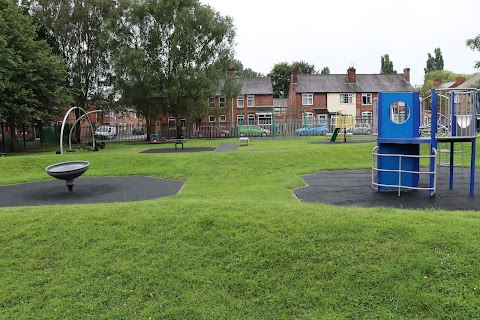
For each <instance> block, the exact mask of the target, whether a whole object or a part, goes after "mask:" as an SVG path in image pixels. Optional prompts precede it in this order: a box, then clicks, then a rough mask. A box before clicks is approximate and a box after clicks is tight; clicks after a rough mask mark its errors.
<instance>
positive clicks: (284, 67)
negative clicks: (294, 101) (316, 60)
mask: <svg viewBox="0 0 480 320" xmlns="http://www.w3.org/2000/svg"><path fill="white" fill-rule="evenodd" d="M294 68H295V69H296V70H297V73H303V74H315V73H317V71H316V70H315V66H314V65H313V64H308V63H307V62H305V61H296V62H293V63H292V64H289V63H287V62H280V63H277V64H275V65H274V66H273V68H272V70H271V71H270V73H269V74H268V76H269V77H270V78H271V79H272V86H273V96H274V98H280V97H287V96H288V90H289V87H290V77H291V76H292V72H293V69H294ZM282 92H283V94H282Z"/></svg>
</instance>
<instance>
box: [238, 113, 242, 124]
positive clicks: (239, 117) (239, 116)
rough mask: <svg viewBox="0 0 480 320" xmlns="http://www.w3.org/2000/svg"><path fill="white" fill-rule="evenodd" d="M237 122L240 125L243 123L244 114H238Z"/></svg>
mask: <svg viewBox="0 0 480 320" xmlns="http://www.w3.org/2000/svg"><path fill="white" fill-rule="evenodd" d="M237 124H239V125H242V124H243V114H239V115H237Z"/></svg>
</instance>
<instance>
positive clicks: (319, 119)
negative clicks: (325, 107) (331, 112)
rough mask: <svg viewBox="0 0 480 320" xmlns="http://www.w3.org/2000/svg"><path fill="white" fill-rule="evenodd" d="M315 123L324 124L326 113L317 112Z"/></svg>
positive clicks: (325, 123)
mask: <svg viewBox="0 0 480 320" xmlns="http://www.w3.org/2000/svg"><path fill="white" fill-rule="evenodd" d="M317 124H319V125H323V126H326V125H327V124H328V122H327V115H326V114H317Z"/></svg>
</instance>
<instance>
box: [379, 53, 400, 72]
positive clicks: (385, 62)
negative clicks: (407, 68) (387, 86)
mask: <svg viewBox="0 0 480 320" xmlns="http://www.w3.org/2000/svg"><path fill="white" fill-rule="evenodd" d="M380 62H381V67H380V74H395V73H397V71H395V70H393V62H392V61H390V56H389V55H388V54H385V55H383V56H382V57H381V59H380Z"/></svg>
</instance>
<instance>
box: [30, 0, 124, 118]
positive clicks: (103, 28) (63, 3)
mask: <svg viewBox="0 0 480 320" xmlns="http://www.w3.org/2000/svg"><path fill="white" fill-rule="evenodd" d="M115 9H116V7H115V4H114V2H112V1H103V0H91V1H86V0H58V1H50V0H32V1H30V10H31V12H32V14H33V15H34V16H35V17H36V19H37V20H38V21H39V22H40V23H41V24H42V25H43V26H45V28H46V29H47V30H46V33H47V35H46V36H47V37H50V38H51V39H55V41H56V46H57V47H58V49H59V50H60V52H61V55H62V57H63V59H64V61H65V63H66V64H67V67H68V84H69V85H70V86H71V87H72V88H73V89H74V92H75V104H76V106H80V107H83V108H86V107H87V100H88V99H91V101H92V102H93V103H95V104H96V105H102V104H104V103H105V101H108V96H109V95H110V92H109V86H110V80H111V68H110V66H109V64H108V58H109V56H110V52H109V50H108V43H109V32H108V28H107V26H108V21H109V20H110V19H112V18H113V17H114V14H115ZM77 116H78V115H77Z"/></svg>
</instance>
